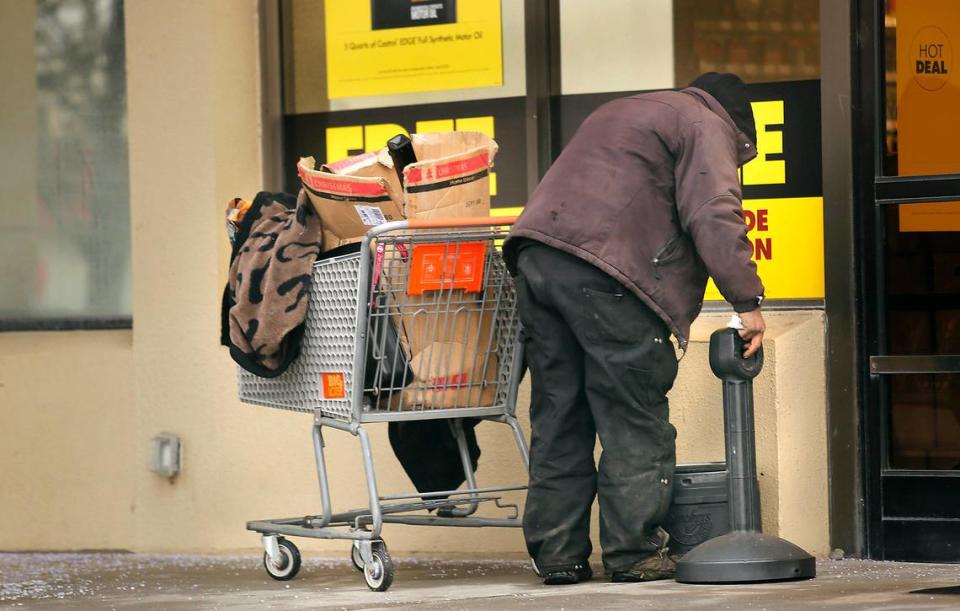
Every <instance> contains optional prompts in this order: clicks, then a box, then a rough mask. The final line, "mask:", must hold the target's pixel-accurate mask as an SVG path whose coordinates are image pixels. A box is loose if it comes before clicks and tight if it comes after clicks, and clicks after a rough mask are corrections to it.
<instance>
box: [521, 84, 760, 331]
mask: <svg viewBox="0 0 960 611" xmlns="http://www.w3.org/2000/svg"><path fill="white" fill-rule="evenodd" d="M755 156H756V150H755V147H754V146H753V144H751V143H750V141H749V139H748V138H747V137H746V136H745V135H744V134H743V133H742V132H741V131H740V130H738V129H737V128H736V126H735V124H734V122H733V121H732V120H731V118H730V116H729V115H728V114H727V112H726V111H725V110H724V108H723V107H722V106H721V105H720V103H719V102H717V100H716V99H714V98H713V97H712V96H711V95H710V94H708V93H706V92H704V91H702V90H700V89H696V88H688V89H684V90H683V91H663V92H656V93H648V94H642V95H637V96H633V97H628V98H621V99H618V100H614V101H612V102H609V103H607V104H604V105H603V106H601V107H600V108H598V109H597V110H596V111H594V112H593V114H591V115H590V116H589V117H588V118H587V119H586V120H585V121H584V122H583V124H582V125H581V126H580V128H579V129H578V130H577V133H576V134H574V136H573V139H572V140H571V141H570V143H569V144H568V145H567V146H566V147H565V148H564V150H563V153H562V154H561V155H560V157H559V158H557V160H556V162H554V164H553V166H552V167H551V168H550V171H548V172H547V174H546V176H544V177H543V180H542V181H541V182H540V185H539V186H538V187H537V189H536V190H535V191H534V192H533V195H531V197H530V201H529V202H527V205H526V208H525V209H524V212H523V214H522V215H521V216H520V219H519V220H518V221H517V223H516V225H515V226H514V228H513V230H512V231H511V232H510V236H509V238H508V239H507V242H506V244H505V246H504V252H505V254H506V258H507V262H508V265H510V266H511V267H512V266H513V265H514V264H515V261H516V248H517V246H518V244H519V242H520V240H517V239H516V238H529V239H531V240H536V241H539V242H542V243H545V244H548V245H550V246H553V247H555V248H558V249H560V250H563V251H565V252H568V253H571V254H573V255H575V256H577V257H580V258H582V259H584V260H586V261H589V262H590V263H592V264H593V265H596V266H597V267H599V268H600V269H602V270H603V271H605V272H607V273H608V274H610V275H611V276H613V277H614V278H616V279H617V280H618V281H619V282H621V283H622V284H623V285H624V286H626V287H627V288H629V289H630V290H631V291H632V292H633V293H635V294H636V295H637V297H639V298H640V299H641V300H643V302H644V303H646V304H647V305H648V306H649V307H650V308H651V309H653V311H654V312H656V313H657V314H658V315H659V316H660V317H661V318H662V319H663V320H664V321H665V322H666V323H667V324H668V325H669V326H670V329H671V331H672V332H673V334H674V335H676V337H677V339H678V341H679V342H680V345H681V347H683V348H684V349H686V345H687V338H688V336H689V333H690V324H691V323H692V322H693V320H694V319H695V318H696V317H697V316H698V315H699V313H700V308H701V307H702V305H703V295H704V290H705V288H706V284H707V277H708V276H710V277H712V278H713V279H714V281H715V282H716V284H717V287H718V288H719V289H720V292H721V293H723V296H724V298H726V299H727V301H729V302H730V303H731V304H732V305H733V307H734V309H735V310H736V311H738V312H745V311H749V310H752V309H754V308H755V307H756V305H757V297H758V296H762V295H763V290H764V289H763V284H762V283H761V282H760V278H759V277H758V276H757V268H756V264H754V262H753V260H752V257H751V253H752V251H751V248H750V243H749V242H748V241H747V228H746V225H745V223H744V219H743V208H742V206H741V203H740V200H741V194H740V181H739V175H738V171H737V168H738V166H741V165H743V164H744V163H746V162H747V161H749V160H751V159H753V157H755Z"/></svg>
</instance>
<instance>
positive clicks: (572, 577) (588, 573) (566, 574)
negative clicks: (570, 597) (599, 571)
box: [543, 564, 593, 586]
mask: <svg viewBox="0 0 960 611" xmlns="http://www.w3.org/2000/svg"><path fill="white" fill-rule="evenodd" d="M591 579H593V569H591V568H590V565H589V564H586V565H583V566H578V567H574V568H573V569H571V570H568V571H552V572H549V573H547V574H546V575H544V576H543V583H544V585H548V586H569V585H573V584H576V583H580V582H581V581H590V580H591Z"/></svg>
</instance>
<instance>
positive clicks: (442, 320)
mask: <svg viewBox="0 0 960 611" xmlns="http://www.w3.org/2000/svg"><path fill="white" fill-rule="evenodd" d="M513 221H514V219H512V218H497V219H493V218H483V219H450V220H441V221H415V220H410V221H399V222H393V223H386V224H383V225H380V226H378V227H375V228H374V229H372V230H370V232H369V233H368V234H367V235H366V237H365V238H364V240H363V242H362V244H361V246H360V248H359V251H358V252H355V253H351V254H347V255H343V256H338V257H334V258H329V259H325V260H321V261H318V262H317V263H316V265H315V266H314V271H313V285H312V287H311V291H310V306H309V308H308V313H307V319H306V333H305V335H304V337H303V340H302V344H301V354H300V356H299V358H298V359H297V361H296V362H295V363H294V364H293V365H291V367H290V368H289V369H288V370H287V371H286V372H285V373H284V374H282V375H280V376H278V377H276V378H270V379H267V378H260V377H257V376H254V375H252V374H250V373H248V372H246V371H244V370H242V369H238V372H239V375H238V378H239V390H240V400H241V401H243V402H245V403H252V404H257V405H264V406H268V407H275V408H281V409H287V410H292V411H296V412H306V413H310V414H313V449H314V454H315V456H316V467H317V475H318V478H319V482H320V499H321V505H322V509H323V513H322V514H320V515H310V516H306V517H297V518H289V519H273V520H257V521H253V522H249V523H248V524H247V528H248V529H249V530H252V531H256V532H258V533H260V534H261V540H262V543H263V547H264V558H263V564H264V567H265V568H266V570H267V573H269V575H270V576H271V577H273V578H274V579H277V580H288V579H292V578H293V577H294V576H295V575H296V574H297V572H298V570H299V568H300V553H299V551H298V550H297V547H296V546H295V545H294V544H293V543H292V542H291V541H290V540H289V539H287V538H285V537H287V536H299V537H312V538H316V539H347V540H351V541H352V550H351V560H352V561H353V564H354V566H355V567H356V568H357V569H358V570H360V571H362V573H363V576H364V579H365V581H366V583H367V585H368V586H369V587H370V588H371V589H373V590H376V591H384V590H386V589H387V588H389V587H390V584H391V582H392V581H393V574H394V568H393V564H392V562H391V560H390V555H389V553H388V551H387V546H386V544H385V543H384V541H383V539H382V537H381V531H382V529H383V525H384V524H386V523H396V524H413V525H423V526H463V527H491V526H492V527H514V528H515V527H519V526H521V521H520V518H519V508H518V507H517V505H516V504H511V503H507V502H505V501H504V500H503V497H502V496H501V493H504V492H511V491H519V490H524V489H525V488H526V487H525V486H521V485H517V486H510V487H499V488H490V487H488V488H480V487H478V485H477V481H476V478H475V476H474V472H473V468H472V465H471V460H470V455H469V451H468V447H467V443H466V440H465V437H464V430H463V419H464V418H480V419H483V420H490V421H494V422H501V423H504V424H506V425H508V426H509V427H510V429H511V430H512V432H513V437H514V439H515V441H516V444H517V448H518V449H519V451H520V455H521V457H522V459H523V462H524V464H525V465H527V466H529V464H528V461H529V459H528V453H527V446H526V443H525V441H524V438H523V434H522V432H521V430H520V427H519V425H518V423H517V419H516V415H515V411H516V397H517V386H518V384H519V381H520V378H521V376H522V374H523V371H522V365H521V361H522V358H523V353H522V347H521V344H520V341H519V334H520V323H519V321H518V319H517V316H516V293H515V290H514V285H513V281H512V278H511V277H510V275H509V273H508V272H507V270H506V266H505V264H504V262H503V259H502V257H501V254H500V250H499V246H500V243H501V241H502V240H503V238H504V237H505V233H506V230H505V228H506V227H508V226H509V225H511V224H512V223H513ZM427 419H445V420H446V421H447V422H448V423H449V425H450V429H451V432H452V434H453V436H454V438H455V439H456V443H457V447H458V450H459V455H460V460H461V462H462V464H463V472H464V476H465V480H466V486H465V488H463V489H460V490H437V491H432V492H427V493H421V492H416V493H411V494H403V495H393V496H380V494H379V492H378V490H377V482H376V477H375V473H374V465H373V458H372V453H371V447H370V439H369V437H368V434H367V430H366V428H365V425H367V424H371V423H376V422H391V421H401V420H427ZM323 427H329V428H332V429H337V430H341V431H347V432H349V433H352V434H353V435H355V436H356V437H357V438H359V440H360V448H361V452H362V456H363V468H364V473H365V476H366V485H367V493H368V496H369V507H366V508H363V509H355V510H350V511H346V512H343V513H334V512H333V510H332V506H331V502H330V490H329V480H328V477H327V469H326V463H325V461H324V443H323V436H322V433H321V429H322V428H323ZM481 505H483V506H487V507H489V506H491V505H493V506H495V507H496V508H498V510H499V511H498V512H497V515H496V516H494V517H480V516H478V515H475V514H476V513H477V510H478V509H479V508H480V506H481Z"/></svg>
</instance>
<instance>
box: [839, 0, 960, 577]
mask: <svg viewBox="0 0 960 611" xmlns="http://www.w3.org/2000/svg"><path fill="white" fill-rule="evenodd" d="M860 12H861V14H860V19H861V20H860V25H861V32H869V33H870V36H868V37H866V38H863V39H861V40H862V41H863V42H862V43H861V44H862V45H863V47H862V48H861V75H862V80H861V83H860V85H861V95H862V102H863V105H862V107H861V109H860V110H861V116H862V117H863V120H862V121H861V122H860V126H859V129H860V130H861V131H860V134H859V135H860V138H858V139H857V140H858V141H859V143H860V144H861V145H862V150H861V154H862V158H861V165H860V167H861V170H862V176H863V183H862V184H861V188H862V196H861V202H862V212H863V214H862V216H861V220H862V233H861V239H862V242H863V244H862V250H861V253H862V255H863V261H864V263H865V265H864V267H863V269H864V274H863V278H862V285H861V296H862V299H861V302H862V304H863V308H864V309H863V312H862V314H863V320H864V322H865V323H866V324H865V329H864V330H865V333H866V338H865V339H866V342H865V346H866V349H867V355H866V356H868V360H867V362H868V368H869V371H868V372H867V374H866V376H865V378H866V380H867V384H866V386H865V387H866V389H867V390H866V396H865V401H864V410H865V418H864V422H865V424H866V428H865V439H864V442H865V448H866V454H867V460H866V461H865V465H866V467H867V473H866V476H867V477H866V483H867V503H868V508H867V509H868V511H867V517H868V545H869V550H870V553H871V555H872V556H873V557H876V558H883V559H891V560H913V561H943V562H960V502H958V501H960V147H958V146H957V144H956V143H957V142H958V140H960V116H958V113H957V112H956V109H957V108H960V76H958V75H957V73H956V70H957V69H960V66H958V65H957V61H958V60H957V56H956V53H958V52H960V47H957V46H955V45H960V3H957V2H954V1H951V0H886V2H884V1H883V0H863V1H862V2H861V6H860Z"/></svg>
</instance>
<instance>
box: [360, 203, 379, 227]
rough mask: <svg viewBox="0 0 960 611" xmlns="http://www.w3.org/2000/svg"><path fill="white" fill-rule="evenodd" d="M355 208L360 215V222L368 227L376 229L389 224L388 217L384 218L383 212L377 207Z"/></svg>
mask: <svg viewBox="0 0 960 611" xmlns="http://www.w3.org/2000/svg"><path fill="white" fill-rule="evenodd" d="M354 208H356V210H357V214H358V215H360V222H361V223H363V224H364V225H366V226H367V227H376V226H377V225H382V224H383V223H386V222H387V217H385V216H383V210H381V209H380V208H377V207H376V206H354Z"/></svg>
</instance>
